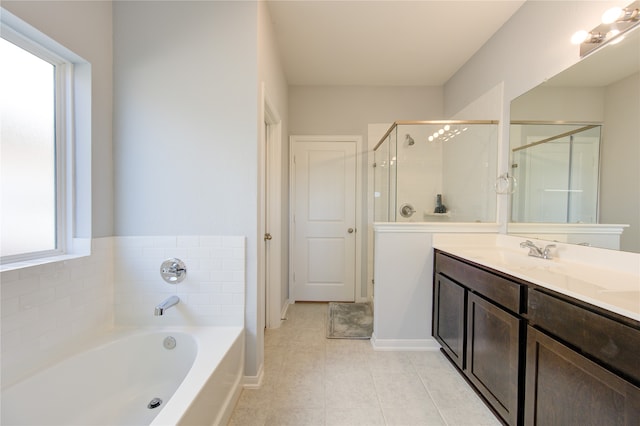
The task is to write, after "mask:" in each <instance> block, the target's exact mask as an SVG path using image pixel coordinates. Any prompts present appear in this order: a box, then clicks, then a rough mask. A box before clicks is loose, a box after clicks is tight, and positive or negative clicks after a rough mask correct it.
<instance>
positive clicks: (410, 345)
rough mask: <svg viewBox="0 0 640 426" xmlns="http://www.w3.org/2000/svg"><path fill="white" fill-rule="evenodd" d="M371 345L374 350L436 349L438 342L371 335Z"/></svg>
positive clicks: (438, 346)
mask: <svg viewBox="0 0 640 426" xmlns="http://www.w3.org/2000/svg"><path fill="white" fill-rule="evenodd" d="M371 346H373V350H375V351H438V350H440V344H439V343H438V342H437V341H436V340H435V339H433V338H429V339H378V338H377V337H376V335H375V333H374V334H373V336H371Z"/></svg>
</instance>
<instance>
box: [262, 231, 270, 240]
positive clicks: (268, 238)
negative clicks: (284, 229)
mask: <svg viewBox="0 0 640 426" xmlns="http://www.w3.org/2000/svg"><path fill="white" fill-rule="evenodd" d="M271 238H272V237H271V234H270V233H268V232H267V233H266V234H264V240H265V241H267V240H270V239H271Z"/></svg>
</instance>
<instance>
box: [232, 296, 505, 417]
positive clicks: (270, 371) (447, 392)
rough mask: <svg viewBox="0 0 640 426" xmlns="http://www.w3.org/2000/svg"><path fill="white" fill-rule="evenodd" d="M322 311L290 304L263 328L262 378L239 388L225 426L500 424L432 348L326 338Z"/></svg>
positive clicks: (323, 308)
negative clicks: (281, 317)
mask: <svg viewBox="0 0 640 426" xmlns="http://www.w3.org/2000/svg"><path fill="white" fill-rule="evenodd" d="M326 314H327V305H326V304H322V303H296V304H293V305H291V306H290V307H289V309H288V313H287V320H286V321H284V322H283V324H282V326H281V327H280V328H278V329H267V330H265V365H264V381H263V383H262V386H261V387H260V388H259V389H244V390H243V391H242V394H241V395H240V399H239V401H238V403H237V405H236V407H235V410H234V412H233V414H232V417H231V420H230V422H229V425H230V426H236V425H238V426H239V425H241V426H254V425H255V426H262V425H276V424H277V425H296V426H305V425H323V426H333V425H335V426H347V425H367V426H373V425H412V426H418V425H432V426H435V425H458V426H462V425H469V426H471V425H474V426H482V425H495V426H498V425H500V424H501V423H500V422H499V421H498V420H497V419H496V417H495V416H494V415H493V414H492V413H491V412H490V411H489V409H488V408H487V407H486V406H485V405H484V404H483V403H482V401H481V400H480V399H479V398H478V396H477V395H476V394H475V393H474V391H473V390H471V388H470V387H469V386H468V385H467V384H466V382H465V381H464V379H463V378H462V377H460V375H459V374H458V373H457V372H456V371H455V369H454V368H453V366H452V365H451V363H450V362H449V361H447V360H446V359H445V357H444V355H442V354H441V353H440V352H439V351H410V352H402V351H399V352H392V351H374V350H373V348H372V346H371V343H370V342H369V341H367V340H346V339H326V338H325V328H326Z"/></svg>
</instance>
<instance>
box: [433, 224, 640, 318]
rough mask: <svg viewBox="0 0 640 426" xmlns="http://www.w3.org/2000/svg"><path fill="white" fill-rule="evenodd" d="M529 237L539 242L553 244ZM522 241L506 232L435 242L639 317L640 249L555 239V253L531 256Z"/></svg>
mask: <svg viewBox="0 0 640 426" xmlns="http://www.w3.org/2000/svg"><path fill="white" fill-rule="evenodd" d="M530 240H531V241H533V242H534V243H535V244H536V245H537V246H539V247H540V246H541V247H544V246H545V245H547V244H551V242H549V241H545V240H536V239H530ZM523 241H525V238H523V237H515V236H509V235H502V234H500V235H478V234H468V235H463V234H457V235H446V234H441V235H436V236H434V240H433V246H434V247H435V248H438V249H441V250H443V251H446V252H448V253H451V254H454V255H457V256H460V257H462V258H465V259H468V260H470V261H472V262H475V263H478V264H481V265H485V266H488V267H490V268H493V269H495V270H498V271H500V272H504V273H506V274H509V275H512V276H514V277H517V278H521V279H523V280H526V281H529V282H532V283H534V284H537V285H540V286H542V287H546V288H548V289H550V290H553V291H556V292H559V293H562V294H565V295H567V296H570V297H573V298H575V299H578V300H582V301H584V302H587V303H590V304H593V305H596V306H599V307H601V308H604V309H607V310H609V311H611V312H614V313H616V314H619V315H623V316H625V317H628V318H631V319H633V320H636V321H640V254H638V253H628V252H619V251H615V250H607V249H598V248H594V247H582V246H577V245H571V244H563V243H553V244H555V245H556V247H555V248H553V249H552V251H551V253H552V256H553V259H550V260H546V259H538V258H535V257H531V256H528V249H526V248H521V247H520V243H521V242H523Z"/></svg>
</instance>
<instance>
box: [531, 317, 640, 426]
mask: <svg viewBox="0 0 640 426" xmlns="http://www.w3.org/2000/svg"><path fill="white" fill-rule="evenodd" d="M527 331H528V336H527V365H526V385H525V395H526V397H525V418H524V421H525V425H527V426H533V425H538V426H546V425H549V426H552V425H566V426H572V425H575V426H589V425H592V426H600V425H626V426H632V425H636V426H637V425H639V424H640V389H638V388H637V387H635V386H634V385H633V384H631V383H630V382H627V381H626V380H624V379H622V378H620V377H619V376H617V375H615V374H613V373H612V372H610V371H609V370H607V369H605V368H603V367H601V366H600V365H598V364H596V363H595V362H593V361H591V360H589V359H587V358H586V357H584V356H582V355H581V354H580V353H578V352H577V351H575V350H573V349H570V348H569V347H567V346H565V345H563V344H562V343H560V342H559V341H557V340H555V339H553V338H551V337H549V336H547V335H546V334H545V333H543V332H541V331H539V330H536V329H534V328H533V327H529V328H528V330H527Z"/></svg>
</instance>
